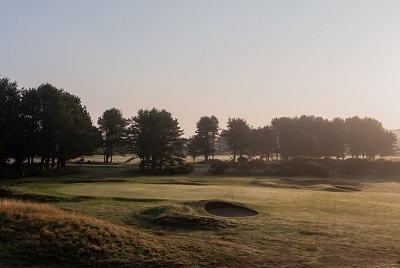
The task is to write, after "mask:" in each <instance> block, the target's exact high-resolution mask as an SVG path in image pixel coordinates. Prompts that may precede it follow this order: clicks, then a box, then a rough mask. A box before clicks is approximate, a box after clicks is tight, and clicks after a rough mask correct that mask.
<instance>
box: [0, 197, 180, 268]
mask: <svg viewBox="0 0 400 268" xmlns="http://www.w3.org/2000/svg"><path fill="white" fill-rule="evenodd" d="M160 252H161V250H160V249H159V248H158V246H157V243H156V241H152V239H151V237H149V236H148V235H146V234H144V233H141V232H138V231H136V230H133V229H128V228H124V227H121V226H116V225H113V224H110V223H108V222H105V221H101V220H98V219H95V218H90V217H85V216H80V215H75V214H72V213H67V212H65V211H62V210H59V209H56V208H53V207H51V206H49V205H45V204H34V203H26V202H23V201H16V200H7V199H3V200H1V201H0V260H1V261H0V266H1V265H6V266H14V265H16V266H19V265H39V266H40V265H61V264H62V265H65V266H92V267H102V266H108V267H109V266H125V265H127V266H130V267H131V266H135V267H136V266H138V267H141V266H163V265H165V266H173V265H174V264H173V263H163V260H162V258H160V257H159V256H161V255H162V253H161V255H160Z"/></svg>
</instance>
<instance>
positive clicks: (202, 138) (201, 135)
mask: <svg viewBox="0 0 400 268" xmlns="http://www.w3.org/2000/svg"><path fill="white" fill-rule="evenodd" d="M218 124H219V122H218V119H217V118H216V117H215V116H213V115H212V116H210V117H208V116H203V117H201V118H200V120H199V121H198V122H197V124H196V127H197V129H196V138H195V139H196V143H195V144H196V146H197V149H198V150H199V151H200V153H201V154H202V155H204V160H206V161H208V159H209V156H210V155H211V156H212V158H213V159H214V153H215V146H216V141H217V137H218V131H219V126H218Z"/></svg>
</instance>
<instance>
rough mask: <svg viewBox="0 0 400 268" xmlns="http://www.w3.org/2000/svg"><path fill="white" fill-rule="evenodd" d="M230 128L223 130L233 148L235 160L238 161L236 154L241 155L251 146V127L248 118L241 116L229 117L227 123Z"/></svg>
mask: <svg viewBox="0 0 400 268" xmlns="http://www.w3.org/2000/svg"><path fill="white" fill-rule="evenodd" d="M227 126H228V128H227V129H226V130H225V131H224V132H223V136H224V137H226V139H227V142H228V145H229V147H230V148H231V150H232V151H233V161H234V162H235V161H236V156H237V155H238V154H239V156H240V157H242V155H243V154H244V153H245V151H246V150H247V149H248V148H249V146H250V137H251V129H250V127H249V125H248V124H247V122H246V120H244V119H241V118H229V119H228V123H227Z"/></svg>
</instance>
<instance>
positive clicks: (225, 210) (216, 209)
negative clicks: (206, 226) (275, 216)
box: [204, 201, 258, 217]
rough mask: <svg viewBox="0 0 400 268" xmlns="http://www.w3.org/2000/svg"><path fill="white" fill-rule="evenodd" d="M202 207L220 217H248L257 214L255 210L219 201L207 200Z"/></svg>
mask: <svg viewBox="0 0 400 268" xmlns="http://www.w3.org/2000/svg"><path fill="white" fill-rule="evenodd" d="M204 209H205V210H206V211H207V212H208V213H210V214H212V215H215V216H222V217H248V216H255V215H257V214H258V212H257V211H255V210H252V209H249V208H246V207H242V206H239V205H236V204H232V203H227V202H221V201H212V202H208V203H206V204H205V206H204Z"/></svg>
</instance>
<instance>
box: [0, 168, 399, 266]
mask: <svg viewBox="0 0 400 268" xmlns="http://www.w3.org/2000/svg"><path fill="white" fill-rule="evenodd" d="M90 169H93V173H92V172H91V171H90ZM198 170H202V172H201V173H199V172H197V173H196V172H195V174H193V175H190V176H171V177H150V176H148V177H145V176H136V175H132V174H131V175H129V172H128V169H125V168H121V169H115V168H114V167H113V168H112V169H110V170H108V169H107V167H85V168H84V172H82V173H76V174H70V175H66V176H61V177H48V178H41V179H40V181H39V180H38V179H36V178H30V179H26V180H19V181H18V183H15V182H8V184H9V187H10V189H12V190H14V191H15V192H18V193H20V194H22V193H29V194H30V195H33V194H41V195H43V194H44V195H51V196H57V197H59V198H63V199H61V200H60V201H58V202H55V203H53V206H57V207H59V208H61V209H62V210H60V209H55V208H52V207H49V206H44V207H42V208H43V210H35V209H33V208H32V207H29V209H25V210H24V212H18V211H19V210H18V209H14V208H10V207H8V208H7V206H5V207H4V209H2V210H1V212H0V213H1V216H2V219H3V218H4V219H8V220H7V222H3V223H2V224H1V225H2V226H3V225H4V226H8V227H7V228H9V229H10V230H14V232H15V233H16V234H19V233H21V234H24V235H20V236H19V235H16V237H19V238H18V239H17V238H15V239H16V240H9V239H10V237H11V236H10V235H9V236H7V237H6V238H4V239H3V240H2V241H13V242H10V243H9V244H5V245H8V246H4V245H3V244H1V245H0V264H1V262H3V263H10V264H13V263H14V264H15V263H20V262H22V263H23V264H30V265H32V264H38V263H39V264H59V263H66V265H76V266H81V265H89V266H102V265H105V266H125V265H126V266H163V265H164V266H187V267H188V266H189V267H196V266H197V267H276V266H278V267H351V266H354V267H400V266H399V263H400V262H399V261H400V244H399V243H398V242H399V241H400V225H399V224H398V219H399V216H398V215H399V212H400V194H399V193H400V184H399V183H398V180H397V179H396V178H382V179H378V180H376V179H374V180H365V179H363V178H352V179H349V178H347V179H339V178H337V179H310V178H290V179H289V178H281V179H277V178H269V177H209V176H208V175H205V174H204V172H205V171H206V170H207V169H206V168H203V169H198ZM118 171H119V173H118ZM107 172H110V173H107ZM90 174H101V176H99V177H96V176H93V175H90ZM36 181H38V182H36ZM63 200H66V201H63ZM68 200H69V201H68ZM71 200H72V201H71ZM206 200H225V201H232V202H236V203H241V204H243V205H245V206H248V207H250V208H252V209H256V210H257V211H259V212H260V214H259V215H257V216H254V217H248V218H236V219H225V218H220V217H214V216H210V215H207V214H206V212H205V211H204V209H203V205H204V202H206ZM3 202H4V201H3ZM7 202H9V201H7ZM2 204H3V203H2ZM25 205H27V204H24V206H25ZM27 206H31V205H27ZM34 206H39V207H41V206H43V205H34ZM66 210H68V211H69V212H66ZM14 211H16V212H15V213H14ZM29 211H36V212H34V213H29ZM154 211H157V213H156V214H157V215H154ZM72 212H73V213H72ZM18 213H19V214H18ZM18 215H19V216H18ZM63 215H64V216H63ZM82 215H86V216H82ZM152 217H153V218H152ZM32 222H34V223H35V224H36V223H37V224H38V226H39V227H34V228H31V227H30V226H31V225H29V224H30V223H32ZM4 223H5V224H4ZM39 223H40V224H39ZM165 223H167V224H165ZM25 225H26V226H25ZM23 226H25V227H23ZM71 226H72V227H71ZM74 226H75V227H74ZM7 228H6V229H7ZM12 228H14V229H12ZM24 228H25V229H24ZM74 228H75V229H74ZM80 228H82V230H83V231H79V232H78V231H76V232H77V234H76V236H77V237H79V239H76V240H74V238H73V237H74V235H67V233H68V232H69V231H71V230H76V229H77V230H80ZM3 229H4V228H3ZM19 230H20V231H19ZM45 230H48V231H47V233H46V232H45ZM42 232H44V233H45V234H46V235H43V234H42ZM71 232H72V231H71ZM1 233H3V232H1ZM4 233H7V232H4ZM11 233H12V232H11V231H8V234H11ZM78 233H82V234H83V235H81V236H78ZM107 233H110V235H105V234H107ZM111 234H112V235H111ZM38 236H39V237H43V238H46V237H51V238H52V239H48V240H46V241H44V242H43V241H42V242H40V243H41V244H40V243H39V245H41V246H40V247H38V246H37V245H38V244H32V243H31V242H29V241H35V237H36V239H37V237H38ZM24 237H28V238H30V239H24ZM31 237H33V238H31ZM59 237H61V238H62V237H64V238H62V239H60V238H59ZM107 239H108V240H107ZM81 240H82V241H86V242H84V243H81V242H79V241H81ZM49 241H56V242H51V243H50V242H49ZM70 241H75V242H74V243H75V244H76V246H71V245H70V244H68V243H72V242H70ZM93 241H95V242H93ZM74 243H73V244H74ZM14 244H15V245H20V246H19V248H20V249H21V250H20V251H18V250H17V249H16V248H13V245H14ZM108 244H111V245H113V246H110V247H108V246H107V245H108ZM66 245H69V246H66ZM96 247H99V248H100V249H98V248H96ZM49 248H50V249H52V248H55V249H56V248H58V251H57V250H55V251H54V252H53V251H51V250H50V251H49V250H48V249H49ZM60 248H62V250H60ZM79 249H80V250H83V251H84V252H86V253H85V256H83V257H79V258H76V257H69V256H81V255H79ZM35 250H36V251H35ZM40 250H42V253H40V254H39V253H37V251H40ZM26 252H28V254H26ZM32 252H35V253H34V254H36V255H37V257H32V256H31V255H32V254H33V253H32ZM62 252H69V253H66V254H69V255H66V254H64V255H63V254H62ZM77 252H78V253H77ZM22 255H24V256H26V257H25V259H24V258H22V259H20V258H19V256H22ZM39 256H42V257H39ZM45 256H47V257H45ZM48 256H50V257H48ZM46 258H47V259H46ZM65 259H67V260H69V259H73V260H69V262H64V261H65ZM77 259H78V260H77ZM4 260H6V261H7V262H6V261H4Z"/></svg>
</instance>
